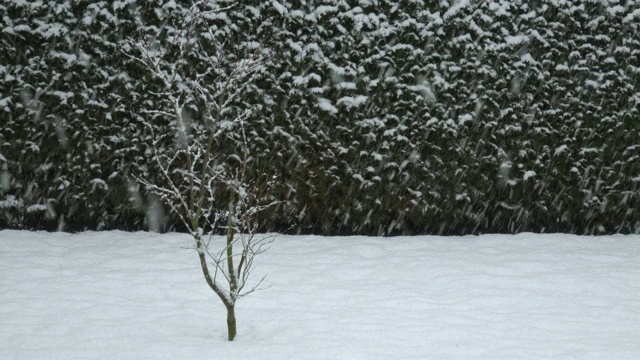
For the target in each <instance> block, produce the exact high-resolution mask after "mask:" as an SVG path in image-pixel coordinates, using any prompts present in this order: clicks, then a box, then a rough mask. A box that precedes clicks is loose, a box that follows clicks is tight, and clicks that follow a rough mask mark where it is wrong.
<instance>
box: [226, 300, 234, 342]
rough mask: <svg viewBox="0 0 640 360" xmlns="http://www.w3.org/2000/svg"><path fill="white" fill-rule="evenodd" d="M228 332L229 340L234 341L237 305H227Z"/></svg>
mask: <svg viewBox="0 0 640 360" xmlns="http://www.w3.org/2000/svg"><path fill="white" fill-rule="evenodd" d="M227 333H228V334H229V341H233V339H234V338H235V337H236V306H235V305H231V306H227Z"/></svg>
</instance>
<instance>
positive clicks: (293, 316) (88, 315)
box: [0, 231, 640, 359]
mask: <svg viewBox="0 0 640 360" xmlns="http://www.w3.org/2000/svg"><path fill="white" fill-rule="evenodd" d="M191 245H192V244H191V242H190V239H189V238H188V237H187V236H185V235H178V234H165V235H160V234H154V233H125V232H88V233H82V234H77V235H70V234H65V233H43V232H38V233H33V232H18V231H0V289H2V291H0V358H2V359H38V358H49V359H74V358H76V359H80V358H82V359H97V358H99V359H106V358H112V359H116V358H117V359H125V358H152V359H205V358H210V359H214V358H215V359H428V358H457V359H473V358H483V359H487V358H493V359H495V358H526V359H536V358H578V359H598V358H600V359H621V358H637V357H638V356H639V354H640V257H639V255H640V236H609V237H578V236H569V235H537V234H521V235H516V236H507V235H505V236H494V235H486V236H479V237H473V236H469V237H396V238H369V237H341V238H340V237H337V238H326V237H313V236H279V237H278V238H277V239H276V240H275V242H274V243H273V245H272V248H271V249H270V250H269V251H268V252H267V253H265V254H263V255H261V256H260V257H258V258H257V259H256V274H255V276H254V279H257V278H260V277H261V275H262V274H265V273H268V274H269V275H268V277H267V280H266V282H267V283H268V285H270V286H271V287H270V288H268V289H266V290H264V291H259V292H256V293H254V294H251V295H249V296H248V297H246V298H243V299H241V300H240V301H239V303H238V305H237V316H238V337H237V341H235V342H233V343H229V342H227V341H226V324H225V312H224V308H223V306H222V304H221V303H220V300H219V299H217V298H216V297H215V295H214V294H213V292H212V291H211V290H210V289H209V288H208V287H207V285H206V284H205V282H204V280H203V278H202V274H201V273H200V269H199V267H198V261H197V257H196V253H195V251H194V250H193V249H192V248H191Z"/></svg>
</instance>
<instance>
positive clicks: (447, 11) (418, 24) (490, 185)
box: [0, 0, 640, 234]
mask: <svg viewBox="0 0 640 360" xmlns="http://www.w3.org/2000/svg"><path fill="white" fill-rule="evenodd" d="M190 4H191V1H177V2H173V1H164V0H154V1H114V2H106V1H98V2H96V1H67V2H64V1H58V2H45V3H40V2H28V1H15V2H10V3H8V4H2V5H0V13H1V14H5V15H3V16H2V20H1V21H2V27H3V32H2V34H0V50H1V51H0V79H2V87H1V88H0V155H2V156H0V173H2V174H4V175H2V176H3V177H2V178H0V180H2V181H1V182H0V201H2V202H1V203H0V204H2V205H0V227H27V228H56V227H58V226H59V225H62V224H63V223H64V224H66V227H65V229H67V230H81V229H83V228H123V229H140V228H145V227H147V226H148V224H147V220H146V219H147V218H148V217H147V216H146V214H147V212H148V211H149V209H150V208H151V207H152V206H153V203H154V201H153V199H152V198H149V197H147V196H146V195H145V194H144V191H143V189H138V187H137V186H136V184H135V183H134V182H132V178H131V175H133V174H135V175H136V176H142V177H145V178H159V176H158V174H157V169H156V167H155V166H154V161H151V159H152V156H153V154H152V152H151V148H150V145H151V141H152V137H151V135H150V133H149V131H148V130H147V128H146V125H148V124H151V125H152V126H153V128H154V129H155V130H154V131H155V132H156V133H158V134H165V137H166V141H165V143H164V148H160V151H161V152H162V151H164V150H163V149H170V148H171V147H172V146H174V144H173V143H174V141H175V139H174V137H175V136H174V134H173V132H172V130H171V129H172V126H173V124H172V121H173V120H174V119H171V118H169V117H166V116H164V117H163V116H152V115H150V114H149V112H148V110H153V109H155V110H162V109H166V107H167V103H166V98H164V97H163V96H162V94H161V92H162V91H163V90H162V84H159V83H158V81H156V80H154V79H153V78H152V77H150V76H149V75H148V74H147V73H145V71H143V69H141V67H140V66H139V64H136V63H135V61H133V60H131V59H130V58H128V57H126V56H125V55H124V53H123V51H122V50H123V49H124V50H127V51H129V50H131V49H132V48H131V46H132V44H135V43H136V42H137V41H141V40H145V41H148V40H149V39H150V38H153V37H158V40H159V41H160V42H163V41H164V42H165V43H166V39H167V38H170V37H171V36H172V35H173V34H176V33H177V32H179V29H180V27H181V25H182V24H183V23H184V18H183V17H182V16H183V14H184V12H185V6H189V5H190ZM277 4H280V6H276V5H277ZM221 6H224V3H223V2H221ZM209 22H210V25H211V27H212V29H213V31H214V33H215V34H216V36H219V40H221V41H223V43H224V50H225V52H226V53H227V54H228V61H229V62H230V63H232V62H233V61H234V59H238V58H241V56H242V54H243V52H244V51H246V46H247V44H248V43H250V42H255V43H258V44H260V46H262V47H263V48H265V49H268V50H270V51H271V54H272V55H271V56H270V58H269V61H268V63H266V64H265V68H264V69H263V70H262V74H261V76H260V77H259V80H258V81H257V82H256V83H255V84H253V85H252V86H251V87H250V88H249V89H248V90H247V91H246V94H245V96H244V97H243V100H242V101H241V102H238V103H235V104H233V105H234V107H233V109H244V108H246V107H251V106H256V107H258V109H259V111H257V112H256V113H255V115H254V116H253V117H252V118H251V119H250V120H249V121H248V122H247V126H248V128H247V136H248V137H249V146H250V152H251V155H252V158H251V159H250V160H249V161H250V162H249V168H250V169H251V176H252V177H254V178H258V177H264V178H274V177H275V179H276V183H275V186H274V187H273V188H272V189H270V191H269V197H271V198H273V199H281V200H283V201H282V203H281V205H280V206H278V207H275V208H273V209H271V210H270V212H269V213H268V214H266V216H264V217H263V218H262V221H263V228H264V229H265V230H278V231H286V232H297V231H300V232H317V233H325V234H339V233H345V234H346V233H360V234H393V233H442V234H459V233H466V234H468V233H481V232H519V231H562V232H571V233H580V234H582V233H588V234H591V233H613V232H638V231H640V213H639V210H638V209H640V189H639V184H640V125H639V124H640V112H639V110H638V108H639V106H640V95H639V94H640V29H639V24H640V4H638V2H637V1H623V2H619V3H618V2H613V1H612V2H611V4H608V3H607V2H605V1H598V2H595V1H594V2H587V1H584V2H574V1H500V0H492V1H469V2H468V3H467V2H465V1H439V2H434V1H419V0H415V1H378V0H360V1H346V2H344V1H341V2H338V1H324V2H309V1H300V2H298V1H292V2H287V3H285V2H282V1H281V2H280V3H278V2H277V1H273V2H271V1H269V2H265V1H243V2H239V3H237V4H236V5H235V6H232V7H230V8H229V9H226V10H224V11H220V12H216V13H215V16H211V18H210V19H209ZM175 55H176V54H175V53H173V55H172V56H168V57H167V58H166V62H167V64H168V65H170V64H175V63H178V62H179V61H183V62H184V63H183V64H184V66H188V67H189V66H191V67H194V68H195V67H202V66H205V64H204V63H203V62H201V61H199V55H198V53H197V52H194V53H193V54H192V55H190V56H189V57H187V58H186V59H180V58H179V57H177V56H175ZM224 68H225V64H221V67H220V69H216V70H217V71H224V70H223V69H224ZM211 81H215V77H212V78H211ZM185 101H186V103H187V104H188V105H187V106H186V107H185V110H186V111H188V112H189V114H191V117H192V121H193V123H192V124H191V126H192V127H193V129H194V131H195V132H197V131H199V130H198V129H201V127H202V126H203V124H202V116H201V114H199V111H200V110H201V108H202V107H201V104H200V103H199V102H198V99H197V97H193V98H189V96H188V95H185ZM233 111H239V110H232V112H231V113H233ZM145 124H146V125H145ZM239 136H240V133H239V132H238V131H237V129H236V130H234V131H229V132H228V133H227V134H225V136H222V137H220V138H219V139H217V141H216V144H215V153H216V154H217V155H218V156H220V159H221V160H220V161H221V162H223V163H224V164H225V166H227V167H228V168H229V169H233V167H234V166H236V165H235V164H236V163H234V162H235V161H237V160H236V159H238V158H239V157H238V154H240V151H241V149H240V148H239V145H238V144H239ZM5 167H6V170H3V169H4V168H5ZM3 179H4V180H3ZM3 183H5V184H8V185H7V186H3V185H2V184H3ZM221 191H222V190H221ZM225 205H226V204H224V203H223V204H220V209H223V208H224V207H225ZM166 213H167V214H168V212H166ZM172 223H173V221H172V220H171V219H170V218H168V219H167V225H166V226H165V228H170V227H171V224H172ZM60 227H61V228H62V226H60Z"/></svg>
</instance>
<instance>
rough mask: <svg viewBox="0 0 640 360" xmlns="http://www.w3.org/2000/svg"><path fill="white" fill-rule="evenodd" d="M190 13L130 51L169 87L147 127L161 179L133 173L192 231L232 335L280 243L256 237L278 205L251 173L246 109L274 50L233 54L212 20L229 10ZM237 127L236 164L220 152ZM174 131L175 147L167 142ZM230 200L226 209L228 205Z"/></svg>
mask: <svg viewBox="0 0 640 360" xmlns="http://www.w3.org/2000/svg"><path fill="white" fill-rule="evenodd" d="M184 10H185V11H184V12H183V13H182V14H181V15H180V18H179V19H178V20H176V21H175V22H174V23H171V22H168V24H166V25H165V26H164V28H162V29H158V32H157V34H152V35H153V36H149V35H148V34H147V37H146V38H145V39H143V40H138V41H136V40H132V41H131V42H130V43H129V46H128V47H127V48H125V49H123V52H124V54H125V55H126V56H128V57H129V58H130V59H132V60H133V61H134V63H137V64H139V65H141V66H142V67H143V68H144V69H145V71H146V72H147V73H148V74H150V75H151V79H152V80H153V81H156V82H158V83H159V84H160V87H161V89H162V90H161V91H159V92H158V93H157V95H158V98H161V99H163V106H161V107H160V108H154V109H147V110H143V111H142V112H143V114H144V118H145V119H151V120H145V121H144V124H145V126H146V127H147V129H148V131H149V132H150V133H151V134H152V135H151V136H152V139H153V145H152V149H153V154H152V156H153V158H154V159H155V160H154V161H155V162H156V165H157V168H158V169H159V170H160V173H161V177H160V179H161V180H159V181H152V180H149V179H146V178H143V177H141V176H139V175H138V176H134V177H135V179H136V180H137V181H138V182H139V183H140V184H142V185H143V186H145V187H146V189H147V191H150V192H152V193H154V194H155V195H156V196H157V197H158V198H159V199H160V200H161V201H162V202H163V203H164V204H166V205H167V206H168V207H169V208H170V209H171V211H172V212H173V213H174V214H175V215H176V216H177V218H178V219H179V220H180V221H181V222H182V223H183V225H184V227H185V228H186V229H187V231H188V232H189V234H190V235H191V236H192V237H193V239H194V241H195V248H196V250H197V253H198V258H199V261H200V266H201V269H202V273H203V275H204V278H205V280H206V282H207V284H208V285H209V287H210V288H211V289H212V290H213V292H214V293H215V294H216V295H217V296H218V297H219V298H220V300H221V301H222V303H223V304H224V306H225V307H226V309H227V330H228V339H229V341H232V340H233V339H234V338H235V336H236V333H237V331H236V316H235V305H236V302H237V300H238V299H239V298H241V297H243V296H245V295H247V294H249V293H252V292H254V291H255V290H256V289H258V288H259V286H260V285H261V284H262V280H263V279H264V278H262V279H259V280H258V281H254V282H253V283H250V282H249V278H250V275H251V272H252V270H253V269H254V259H255V257H256V256H257V255H259V254H260V253H262V252H263V251H265V250H266V248H267V245H268V244H269V243H270V241H272V240H273V238H272V237H261V236H259V235H257V231H258V224H259V221H258V216H259V214H260V212H261V211H262V210H264V209H265V207H268V206H271V205H272V204H273V203H271V204H269V203H267V204H265V203H264V195H265V194H266V192H267V191H268V189H269V187H270V185H271V182H272V179H257V180H256V179H253V180H252V179H249V176H248V171H247V164H248V163H250V162H251V160H252V158H251V156H250V153H249V147H248V140H247V136H246V134H245V125H246V121H247V120H248V119H249V117H250V115H251V114H252V113H253V112H254V111H255V108H254V107H252V106H248V105H243V104H244V103H243V101H242V98H241V97H242V95H243V94H244V92H245V91H246V90H247V88H248V87H249V86H251V85H252V84H254V83H255V82H256V80H257V78H258V76H259V75H260V72H261V70H262V69H263V68H264V63H265V61H266V57H267V54H266V53H265V52H264V50H263V49H261V48H260V47H259V46H257V45H256V44H255V43H248V44H241V46H240V48H241V49H243V51H242V53H241V54H239V55H238V53H237V51H236V53H234V55H233V56H229V55H230V54H228V53H227V52H226V49H227V47H226V46H228V45H227V44H224V43H222V42H221V41H219V40H218V39H219V38H220V34H218V33H216V29H215V28H214V27H213V26H211V25H210V19H211V18H213V17H214V16H215V15H216V14H217V13H219V12H220V11H223V10H224V9H223V8H220V7H219V6H218V4H217V2H216V1H198V2H195V3H194V4H193V5H192V6H191V7H190V8H188V9H184ZM172 25H173V26H172ZM237 49H238V46H236V47H234V50H237ZM239 104H240V105H239ZM188 107H191V108H193V107H196V108H197V112H198V114H199V116H200V117H201V121H200V123H199V124H197V125H195V124H192V123H191V120H190V116H188V114H189V111H188V110H187V108H188ZM154 119H159V120H163V119H164V120H165V121H166V120H167V119H169V120H170V121H171V122H170V125H171V127H172V129H173V130H174V131H173V132H172V133H170V134H167V133H160V134H159V133H158V132H157V131H156V129H155V128H154V124H153V120H154ZM232 132H233V135H234V138H235V139H238V138H240V140H239V144H240V148H241V154H240V155H235V156H232V160H233V161H234V163H233V166H229V164H228V162H227V164H225V161H224V160H225V159H221V158H220V156H216V154H214V148H215V144H216V141H218V139H220V138H224V137H229V136H230V134H231V133H232ZM168 137H172V138H173V139H172V140H173V143H174V146H173V147H171V148H169V149H167V148H166V147H165V148H163V147H162V146H163V144H166V143H167V138H168ZM160 149H162V151H160ZM221 203H224V204H226V205H225V207H226V210H220V208H221V205H220V204H221ZM220 230H226V237H224V240H223V241H220V240H219V239H220V238H219V237H217V236H215V234H216V232H218V231H220ZM217 242H222V243H220V244H217ZM214 249H217V250H214Z"/></svg>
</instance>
